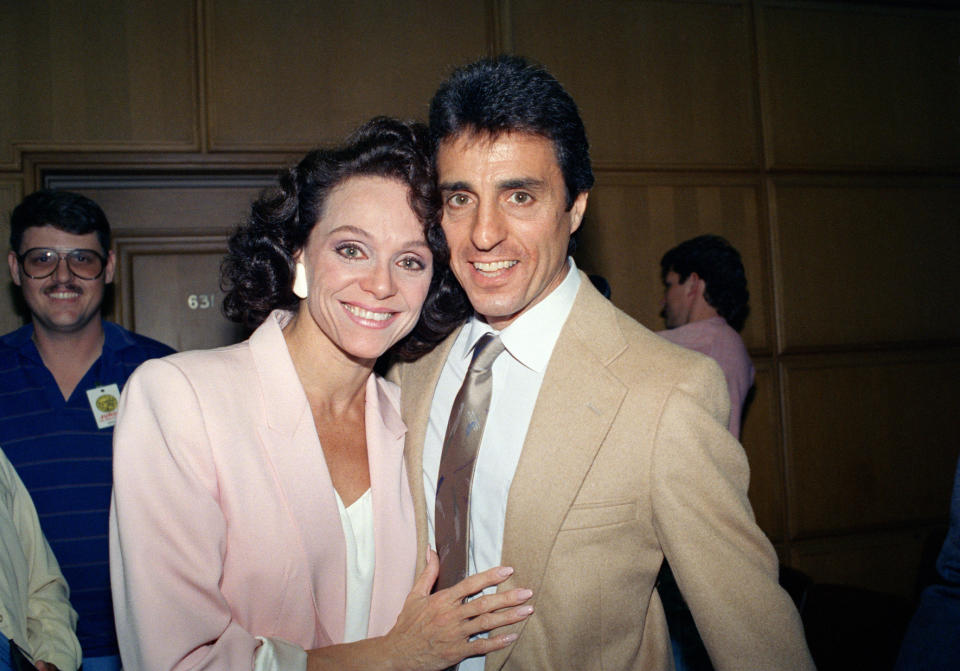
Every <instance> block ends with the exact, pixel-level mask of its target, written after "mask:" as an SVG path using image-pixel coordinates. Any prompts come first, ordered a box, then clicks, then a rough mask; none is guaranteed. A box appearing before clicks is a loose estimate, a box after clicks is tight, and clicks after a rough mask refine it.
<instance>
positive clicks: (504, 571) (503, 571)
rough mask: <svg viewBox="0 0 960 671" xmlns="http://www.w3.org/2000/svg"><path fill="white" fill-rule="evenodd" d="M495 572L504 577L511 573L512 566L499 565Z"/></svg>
mask: <svg viewBox="0 0 960 671" xmlns="http://www.w3.org/2000/svg"><path fill="white" fill-rule="evenodd" d="M497 574H498V575H499V576H500V577H501V578H506V577H507V576H509V575H513V567H512V566H501V567H500V570H499V571H497Z"/></svg>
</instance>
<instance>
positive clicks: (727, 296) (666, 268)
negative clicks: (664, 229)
mask: <svg viewBox="0 0 960 671" xmlns="http://www.w3.org/2000/svg"><path fill="white" fill-rule="evenodd" d="M671 270H672V271H673V272H675V273H676V274H677V275H678V276H679V277H680V281H681V282H686V280H687V278H688V277H690V273H696V274H697V275H699V276H700V278H701V279H702V280H703V281H704V282H706V285H707V289H706V292H705V293H704V298H705V299H706V300H707V303H709V304H710V305H712V306H713V307H714V308H716V310H717V313H718V314H719V315H720V316H721V317H723V318H724V319H726V320H727V323H728V324H730V326H732V327H733V328H734V329H736V330H737V331H739V330H740V329H742V328H743V322H744V321H745V320H746V318H747V314H748V313H749V311H750V307H749V305H748V303H749V301H750V292H749V291H747V274H746V272H745V271H744V269H743V262H742V261H741V260H740V252H738V251H737V250H736V248H735V247H734V246H733V245H731V244H730V243H729V242H727V240H726V239H725V238H722V237H720V236H719V235H701V236H698V237H696V238H691V239H690V240H687V241H686V242H682V243H680V244H679V245H677V246H676V247H674V248H673V249H671V250H670V251H668V252H667V253H666V254H664V255H663V258H662V259H660V277H661V279H664V280H666V277H667V273H669V272H670V271H671Z"/></svg>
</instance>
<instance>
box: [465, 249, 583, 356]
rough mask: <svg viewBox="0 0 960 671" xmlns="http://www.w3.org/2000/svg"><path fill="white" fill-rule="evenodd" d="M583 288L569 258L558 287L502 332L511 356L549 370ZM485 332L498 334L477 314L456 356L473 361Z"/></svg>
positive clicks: (501, 337)
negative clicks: (568, 319) (548, 364)
mask: <svg viewBox="0 0 960 671" xmlns="http://www.w3.org/2000/svg"><path fill="white" fill-rule="evenodd" d="M579 289H580V272H579V271H578V270H577V265H576V264H575V263H574V262H573V257H568V258H567V275H566V277H564V278H563V281H562V282H561V283H560V284H559V285H558V286H557V288H556V289H554V290H553V291H551V292H550V294H549V295H547V297H546V298H544V299H543V300H542V301H540V302H539V303H537V304H536V305H534V306H533V307H532V308H530V309H529V310H527V311H526V312H524V313H523V314H522V315H520V316H519V317H517V318H516V320H514V321H513V322H512V323H511V324H510V325H509V326H508V327H507V328H505V329H503V331H500V332H499V334H500V339H501V341H502V342H503V345H504V347H506V350H507V352H509V353H510V356H512V357H513V358H514V359H516V360H517V361H518V362H520V363H521V364H523V365H524V366H526V367H527V368H530V369H531V370H533V371H536V372H538V373H542V372H543V371H545V370H546V368H547V363H548V362H549V361H550V355H551V354H552V353H553V346H554V345H555V344H556V343H557V338H559V337H560V331H561V330H562V329H563V324H564V323H565V322H566V321H567V317H568V316H569V314H570V310H571V309H572V308H573V301H574V299H575V298H576V297H577V291H578V290H579ZM485 333H497V331H496V330H494V329H493V328H492V327H491V326H490V325H489V324H487V323H486V322H485V321H483V320H482V319H480V318H479V317H477V315H476V314H474V315H473V316H472V317H470V319H469V320H468V321H467V324H466V326H464V328H463V331H462V332H461V334H460V337H458V338H457V342H456V343H455V345H454V350H453V353H454V354H456V355H457V356H460V357H462V358H464V359H467V358H469V357H470V356H472V354H473V347H474V345H476V344H477V341H478V340H479V339H480V337H481V336H483V335H484V334H485Z"/></svg>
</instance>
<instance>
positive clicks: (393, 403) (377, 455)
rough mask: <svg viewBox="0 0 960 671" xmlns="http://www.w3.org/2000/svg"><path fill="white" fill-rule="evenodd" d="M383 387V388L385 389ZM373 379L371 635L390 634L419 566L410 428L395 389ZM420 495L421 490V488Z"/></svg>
mask: <svg viewBox="0 0 960 671" xmlns="http://www.w3.org/2000/svg"><path fill="white" fill-rule="evenodd" d="M381 385H383V386H381ZM389 387H390V388H388V383H385V382H383V383H381V382H378V381H377V379H376V377H375V376H373V375H371V376H370V380H369V381H368V382H367V390H366V416H365V421H366V430H367V454H368V460H369V464H370V490H371V493H372V495H373V527H374V537H375V543H376V548H375V566H374V571H373V592H372V594H371V599H370V620H369V625H368V627H367V631H368V634H369V635H370V636H380V635H383V634H386V633H387V632H388V631H389V630H390V628H391V627H392V626H393V625H394V623H395V622H396V620H397V613H399V612H400V610H401V608H402V607H403V603H404V600H405V599H406V596H407V593H408V590H409V587H410V585H411V584H412V582H413V575H414V573H415V569H416V566H415V564H414V561H415V557H416V542H417V541H416V528H415V516H414V512H413V505H412V503H411V501H410V497H408V496H406V491H407V487H408V479H407V472H406V469H405V468H404V463H403V438H404V434H405V433H406V426H405V425H404V423H403V421H402V420H401V419H400V409H399V407H398V406H397V401H398V399H397V390H396V388H395V387H392V385H389ZM420 489H421V491H422V490H423V486H422V485H421V487H420Z"/></svg>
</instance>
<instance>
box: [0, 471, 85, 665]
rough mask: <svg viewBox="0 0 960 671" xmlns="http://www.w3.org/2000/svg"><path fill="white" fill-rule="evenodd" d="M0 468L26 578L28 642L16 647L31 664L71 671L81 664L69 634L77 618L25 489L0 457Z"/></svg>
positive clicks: (78, 647) (78, 644)
mask: <svg viewBox="0 0 960 671" xmlns="http://www.w3.org/2000/svg"><path fill="white" fill-rule="evenodd" d="M0 468H2V470H3V473H2V476H3V480H4V484H5V485H6V487H7V489H8V490H9V493H10V495H11V496H10V500H11V504H12V505H11V510H10V513H11V518H12V521H13V523H14V526H15V527H16V529H17V536H18V537H19V543H20V547H21V549H22V551H23V557H24V559H26V563H27V570H28V573H29V576H25V577H28V580H27V586H26V593H27V603H26V627H27V634H26V635H27V640H26V641H18V642H19V643H22V644H25V647H26V648H27V649H28V650H29V651H30V653H31V654H32V655H33V657H34V659H37V660H40V659H42V660H44V661H46V662H51V663H53V664H56V665H57V667H58V668H59V669H61V671H68V670H71V669H76V668H77V667H78V666H79V665H80V643H79V642H78V641H77V636H76V634H75V633H74V632H75V630H76V626H77V613H76V611H74V609H73V607H72V606H71V605H70V590H69V589H68V588H67V582H66V580H64V578H63V574H62V573H61V572H60V565H59V564H57V560H56V558H55V557H54V556H53V552H52V551H51V550H50V545H49V544H48V543H47V539H46V538H45V537H44V535H43V531H42V530H41V529H40V521H39V519H37V511H36V508H34V505H33V501H32V500H31V499H30V494H29V493H28V492H27V488H26V487H25V486H24V485H23V482H21V480H20V477H19V476H18V475H17V474H16V471H15V470H14V469H13V466H11V465H10V462H9V461H7V460H6V458H5V457H0Z"/></svg>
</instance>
